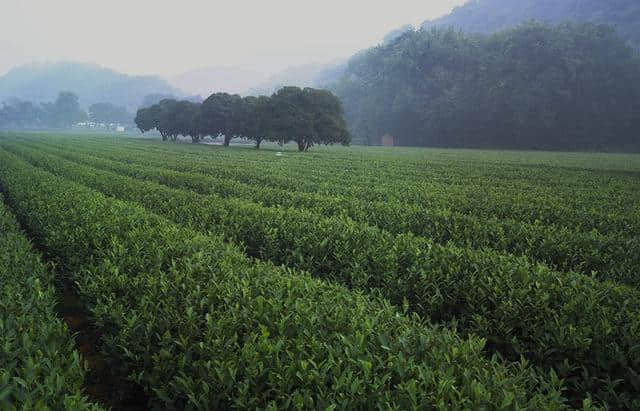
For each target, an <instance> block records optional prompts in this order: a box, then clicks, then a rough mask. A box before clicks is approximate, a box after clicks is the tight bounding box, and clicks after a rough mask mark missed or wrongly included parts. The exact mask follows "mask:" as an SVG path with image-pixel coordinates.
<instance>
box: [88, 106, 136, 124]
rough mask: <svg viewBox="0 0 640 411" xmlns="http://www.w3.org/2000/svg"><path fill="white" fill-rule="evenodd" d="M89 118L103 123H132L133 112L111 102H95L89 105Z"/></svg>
mask: <svg viewBox="0 0 640 411" xmlns="http://www.w3.org/2000/svg"><path fill="white" fill-rule="evenodd" d="M88 114H89V120H91V121H93V122H95V123H105V124H132V123H133V114H131V113H129V112H128V111H127V109H126V108H124V107H121V106H116V105H115V104H111V103H95V104H92V105H90V106H89V113H88Z"/></svg>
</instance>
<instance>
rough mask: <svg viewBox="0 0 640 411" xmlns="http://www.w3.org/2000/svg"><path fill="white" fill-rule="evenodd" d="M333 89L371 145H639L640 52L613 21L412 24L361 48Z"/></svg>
mask: <svg viewBox="0 0 640 411" xmlns="http://www.w3.org/2000/svg"><path fill="white" fill-rule="evenodd" d="M331 89H332V90H333V91H334V92H335V93H336V94H337V95H338V97H340V99H341V101H342V103H343V106H344V109H345V114H346V116H347V121H348V124H349V127H350V130H351V132H352V133H353V135H354V140H355V141H361V142H366V143H369V144H380V143H381V141H382V137H383V136H385V135H389V136H391V138H393V142H394V144H400V145H408V146H442V147H491V148H519V149H522V148H526V149H565V150H574V149H580V150H582V149H587V150H591V149H593V150H606V149H613V148H615V149H620V148H625V147H632V146H635V147H636V148H638V147H640V141H639V138H638V136H640V118H639V117H638V116H637V113H638V112H639V111H640V56H639V55H638V53H637V52H636V51H635V50H634V49H632V48H630V47H629V46H628V45H627V44H626V42H625V41H624V40H623V39H622V38H620V37H619V35H618V34H617V32H616V31H615V30H613V29H612V28H611V27H609V26H605V25H596V24H592V23H582V24H575V23H574V24H570V23H565V24H561V25H554V26H552V25H547V24H543V23H536V22H527V23H524V24H522V25H520V26H518V27H516V28H514V29H509V30H505V31H501V32H498V33H495V34H492V35H481V34H465V33H464V32H460V31H457V30H454V29H432V30H418V31H407V32H405V33H404V34H402V35H401V36H400V37H398V38H396V40H395V41H391V42H389V43H386V44H381V45H380V46H378V47H374V48H372V49H369V50H367V51H364V52H361V53H359V54H358V55H356V56H355V57H353V58H352V59H351V60H350V61H349V63H348V66H347V69H346V71H345V73H344V75H343V76H342V77H341V79H340V80H339V81H338V82H336V83H335V84H333V85H332V86H331ZM388 140H389V137H388V136H387V137H385V141H388Z"/></svg>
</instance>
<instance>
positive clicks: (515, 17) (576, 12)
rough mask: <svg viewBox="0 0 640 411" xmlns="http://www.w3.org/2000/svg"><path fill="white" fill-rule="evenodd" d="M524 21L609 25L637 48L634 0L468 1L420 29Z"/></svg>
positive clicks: (639, 5) (482, 27) (639, 21)
mask: <svg viewBox="0 0 640 411" xmlns="http://www.w3.org/2000/svg"><path fill="white" fill-rule="evenodd" d="M527 20H538V21H541V22H545V23H560V22H564V21H577V22H590V23H601V24H609V25H612V26H614V27H615V28H616V29H617V31H618V32H619V33H620V35H621V36H622V37H623V38H625V39H627V40H628V41H629V42H630V43H631V45H632V46H634V47H635V48H640V1H638V0H469V1H468V2H467V3H465V4H464V5H462V6H459V7H456V8H455V9H454V10H453V11H452V12H451V13H450V14H448V15H446V16H443V17H440V18H438V19H435V20H430V21H425V22H424V23H423V24H422V28H424V29H430V28H432V27H448V26H452V27H455V28H458V29H461V30H462V31H465V32H469V33H494V32H497V31H500V30H503V29H507V28H511V27H514V26H517V25H518V24H520V23H523V22H525V21H527Z"/></svg>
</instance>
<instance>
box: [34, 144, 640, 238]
mask: <svg viewBox="0 0 640 411" xmlns="http://www.w3.org/2000/svg"><path fill="white" fill-rule="evenodd" d="M65 142H67V141H66V140H63V141H62V142H60V141H55V142H54V143H51V142H47V141H44V142H40V143H39V144H42V143H44V144H53V145H54V146H58V147H60V146H61V145H62V146H63V148H64V149H65V150H71V151H80V152H82V153H84V154H86V153H87V152H89V153H91V152H93V150H97V151H99V152H101V154H102V155H103V156H108V157H109V158H111V159H115V160H119V161H127V162H134V163H139V164H144V165H150V166H154V167H160V168H165V169H166V168H169V169H173V170H176V171H184V172H189V173H203V174H209V175H215V176H216V177H219V178H224V179H227V180H233V181H239V182H244V183H247V184H252V185H253V184H257V185H260V186H262V187H273V188H278V189H283V190H287V191H298V192H303V193H315V194H319V195H326V194H331V195H335V194H339V195H340V196H344V197H348V198H349V199H357V200H358V201H374V202H375V201H385V202H394V203H400V204H405V205H407V204H408V205H412V206H414V207H422V208H429V209H451V210H452V211H454V212H456V213H463V214H468V215H470V216H475V217H478V218H481V219H491V218H500V219H503V218H504V219H512V220H517V221H523V222H529V223H533V224H545V225H548V224H551V225H556V226H560V227H565V228H569V229H570V230H572V231H582V232H589V231H592V230H594V229H595V230H597V231H598V232H600V233H602V234H607V233H610V234H615V235H618V236H623V237H634V236H638V235H640V225H639V224H638V221H639V220H638V219H639V217H640V209H638V208H637V207H635V206H634V205H633V204H634V203H633V201H631V202H630V201H628V198H629V196H628V195H623V196H621V195H620V193H621V192H622V191H620V190H621V189H622V187H627V188H628V189H629V190H631V191H625V193H627V194H629V193H631V194H630V195H632V194H633V193H634V191H633V187H634V186H633V184H626V185H625V184H622V185H621V187H620V189H618V190H613V191H611V190H606V192H604V191H603V184H604V185H609V186H612V185H615V184H616V183H617V180H611V179H610V181H609V182H608V183H606V184H605V183H603V184H600V185H597V184H596V187H595V189H594V187H593V186H591V187H590V189H585V190H581V191H578V190H576V189H575V185H577V184H578V182H579V181H581V180H576V179H570V182H568V184H571V188H570V189H563V190H558V189H555V190H554V189H549V187H538V188H537V189H534V188H527V186H526V184H516V186H514V187H513V188H510V189H506V188H505V187H500V186H497V185H496V184H497V183H496V179H495V178H489V177H488V178H486V179H484V180H482V179H480V180H477V179H473V173H474V172H475V171H469V173H468V174H464V173H463V174H461V175H456V176H454V177H452V178H451V179H450V181H449V180H446V181H437V180H441V179H442V178H435V177H432V178H429V179H427V178H426V177H423V180H422V181H421V182H419V183H416V184H410V185H406V184H403V183H402V181H401V179H399V178H398V177H397V176H393V175H391V176H390V177H389V178H384V177H383V176H380V175H379V173H380V170H381V169H384V168H381V167H373V166H371V167H369V170H368V172H369V175H368V178H367V179H366V180H363V181H360V180H359V179H357V178H355V177H353V176H351V175H350V174H349V172H350V171H351V169H350V168H348V167H347V165H346V164H345V165H343V168H347V172H346V173H347V175H346V176H345V178H346V180H344V179H343V180H341V179H339V178H338V176H337V175H338V174H340V173H338V172H337V173H336V175H333V176H331V177H329V178H318V176H316V175H315V174H317V173H318V172H319V171H320V170H322V167H323V166H322V165H321V164H320V165H318V164H313V165H310V164H307V166H306V167H307V169H309V170H308V172H309V173H312V176H313V177H315V178H310V177H307V176H304V173H303V172H296V171H292V169H291V167H290V166H289V159H287V160H286V161H272V162H271V163H272V164H259V165H257V166H253V165H250V164H248V163H247V161H246V159H245V157H246V155H245V154H244V153H235V154H236V158H233V156H230V157H231V158H229V159H225V158H220V157H223V156H222V155H218V153H216V156H203V155H196V153H187V154H188V155H187V154H184V155H182V156H180V157H178V158H175V155H173V154H172V153H170V152H165V153H162V152H157V150H153V146H151V147H149V146H150V145H149V144H147V145H145V146H143V147H141V148H138V150H134V152H130V151H131V150H128V149H127V148H120V149H115V150H114V151H113V152H112V153H111V154H106V153H104V147H102V146H101V145H97V146H96V147H91V148H85V149H82V148H81V147H83V146H84V147H86V145H87V143H85V144H83V142H82V141H79V142H75V143H74V144H65ZM138 144H139V145H140V146H142V145H141V144H140V143H138ZM144 150H150V153H145V152H144ZM243 151H246V150H243ZM238 157H241V158H238ZM241 159H242V161H240V160H241ZM385 167H386V163H385ZM478 167H481V165H479V166H478ZM343 173H344V171H343ZM537 173H539V170H537V169H534V170H531V171H530V174H529V178H534V176H535V175H537ZM556 178H558V176H557V175H556ZM563 178H564V177H563ZM433 180H436V181H435V182H433ZM487 181H489V182H491V184H487ZM586 182H587V181H582V183H586ZM590 183H591V184H594V183H593V182H590ZM565 192H566V193H567V195H562V194H563V193H565ZM593 193H596V194H597V196H596V198H594V196H593Z"/></svg>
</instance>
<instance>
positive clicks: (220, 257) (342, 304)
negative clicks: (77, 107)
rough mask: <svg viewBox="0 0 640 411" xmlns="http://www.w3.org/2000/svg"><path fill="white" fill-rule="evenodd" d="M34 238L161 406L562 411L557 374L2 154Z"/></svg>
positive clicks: (114, 354)
mask: <svg viewBox="0 0 640 411" xmlns="http://www.w3.org/2000/svg"><path fill="white" fill-rule="evenodd" d="M1 157H2V161H0V182H1V184H2V186H3V187H4V188H5V191H6V195H7V198H8V201H9V202H10V203H11V204H12V205H13V207H14V209H16V210H19V214H20V217H21V220H23V221H24V223H25V226H26V227H27V228H28V230H29V231H30V232H31V233H32V235H33V236H34V238H35V239H36V240H37V241H38V242H39V243H40V244H42V245H43V246H44V245H46V247H47V251H48V252H49V253H50V254H51V255H55V256H57V259H58V263H59V264H61V265H62V266H64V267H65V268H66V269H67V270H69V272H70V273H74V277H75V280H76V281H77V283H78V288H79V293H80V296H81V298H82V299H83V300H84V301H85V303H86V305H87V307H88V308H89V309H90V312H91V313H92V316H93V317H94V320H95V322H96V325H97V326H98V327H99V328H100V330H101V331H102V332H103V333H104V345H105V350H106V353H107V354H108V357H109V358H113V360H114V364H113V367H114V368H121V369H122V371H125V372H126V373H127V374H128V375H130V377H131V379H133V380H135V381H137V382H139V383H140V384H142V385H143V386H144V387H145V388H146V390H147V391H148V393H149V394H151V395H152V396H153V398H154V400H155V401H156V402H157V403H156V404H155V405H160V406H163V407H169V408H171V407H173V408H180V409H181V408H192V409H225V408H243V409H245V408H272V409H276V408H278V409H279V408H316V409H335V408H340V409H373V408H384V409H407V408H414V409H415V408H420V409H426V408H438V409H458V408H467V409H469V408H476V409H477V408H486V409H489V408H505V409H515V408H521V407H522V408H531V409H540V408H544V409H558V408H562V399H561V398H560V397H559V394H558V391H557V389H556V388H557V385H558V381H551V382H549V383H547V382H545V381H543V380H540V379H539V377H538V376H537V375H536V374H535V373H534V372H533V371H532V370H531V369H530V368H528V367H526V366H524V365H521V366H519V367H510V368H505V367H504V366H503V365H501V364H500V363H499V361H498V360H497V359H496V358H493V359H491V360H487V359H485V358H484V356H483V355H482V349H483V345H484V343H483V340H481V339H478V338H475V337H473V338H470V339H468V340H461V339H460V338H459V337H457V336H456V334H455V333H453V332H451V331H448V330H446V329H440V328H437V327H425V326H423V324H422V323H421V322H420V321H419V319H418V318H415V317H412V318H410V317H407V316H404V315H400V314H398V312H397V311H396V310H395V309H394V308H392V307H391V306H389V305H388V303H385V302H384V301H383V300H380V299H377V298H365V297H363V296H361V295H359V294H358V293H352V292H349V291H347V290H346V289H344V288H342V287H340V286H337V285H331V284H328V283H325V282H322V281H319V280H315V279H313V278H311V277H309V276H308V275H305V274H303V273H292V272H289V271H287V270H284V269H278V268H275V267H273V266H272V265H269V264H265V263H260V262H255V261H251V260H249V259H247V258H246V257H244V256H243V255H242V254H241V253H240V252H239V251H238V250H237V249H236V248H234V247H233V246H228V245H225V244H224V243H222V241H221V239H220V238H218V237H209V236H203V235H200V234H197V233H195V232H193V231H190V230H188V229H183V228H180V227H177V226H175V225H173V224H171V223H169V222H168V221H167V220H165V219H163V218H161V217H158V216H155V215H153V214H150V213H148V212H146V211H145V210H144V209H142V208H140V207H137V206H135V205H132V204H130V203H126V202H122V201H117V200H113V199H109V198H107V197H105V196H103V195H101V194H99V193H97V192H95V191H92V190H90V189H88V188H86V187H84V186H80V185H78V184H75V183H72V182H70V181H68V180H64V179H61V178H59V177H56V176H54V175H52V174H49V173H47V172H44V171H41V170H37V169H35V168H34V167H32V166H29V165H27V164H26V163H24V162H22V161H21V160H18V159H16V158H15V157H13V156H11V155H7V154H6V153H4V152H3V153H2V154H1Z"/></svg>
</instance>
